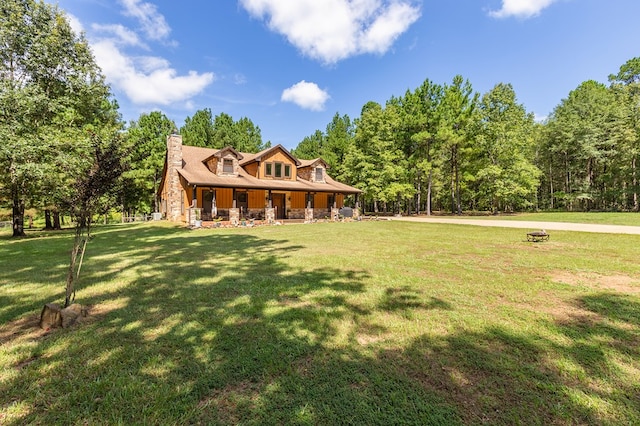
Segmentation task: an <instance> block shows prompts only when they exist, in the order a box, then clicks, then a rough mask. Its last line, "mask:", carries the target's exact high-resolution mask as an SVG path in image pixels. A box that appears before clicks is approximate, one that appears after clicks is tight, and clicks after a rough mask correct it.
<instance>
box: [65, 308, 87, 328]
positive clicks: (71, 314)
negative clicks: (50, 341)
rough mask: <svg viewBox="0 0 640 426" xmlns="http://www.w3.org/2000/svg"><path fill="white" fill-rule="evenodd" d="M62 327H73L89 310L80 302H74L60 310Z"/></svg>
mask: <svg viewBox="0 0 640 426" xmlns="http://www.w3.org/2000/svg"><path fill="white" fill-rule="evenodd" d="M60 315H61V316H62V328H67V327H71V326H72V325H73V324H75V322H76V321H77V320H78V318H80V317H85V316H87V310H86V309H85V308H84V307H83V306H82V305H80V304H78V303H74V304H72V305H69V306H67V307H66V308H64V309H63V310H61V311H60Z"/></svg>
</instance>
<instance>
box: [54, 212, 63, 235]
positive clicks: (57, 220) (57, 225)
mask: <svg viewBox="0 0 640 426" xmlns="http://www.w3.org/2000/svg"><path fill="white" fill-rule="evenodd" d="M53 229H56V230H58V231H59V230H61V229H62V226H61V225H60V212H59V211H58V210H54V211H53Z"/></svg>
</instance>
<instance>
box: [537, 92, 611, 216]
mask: <svg viewBox="0 0 640 426" xmlns="http://www.w3.org/2000/svg"><path fill="white" fill-rule="evenodd" d="M615 116H616V106H615V98H614V97H613V94H612V92H611V91H610V90H608V89H607V87H606V86H605V85H604V84H602V83H598V82H596V81H593V80H589V81H585V82H583V83H582V84H580V85H579V86H578V87H577V88H576V89H574V90H573V91H571V92H570V93H569V97H568V98H567V99H563V100H562V102H561V103H560V105H558V106H557V107H556V108H555V109H554V111H553V113H552V115H551V117H550V118H549V122H548V124H547V126H548V138H547V140H546V145H545V146H544V147H543V149H544V151H545V152H546V153H547V155H548V156H549V163H550V169H551V171H552V173H553V177H552V178H553V179H555V180H556V185H555V187H556V188H560V189H561V192H560V194H558V193H556V194H554V196H555V197H556V198H558V199H559V200H560V201H562V200H564V202H565V205H566V206H567V207H568V208H569V209H573V208H574V207H575V206H580V207H582V208H584V209H587V210H589V209H591V208H594V207H598V208H602V207H604V205H605V203H606V201H607V200H606V198H605V196H606V194H607V192H608V191H609V190H610V189H611V186H612V183H611V175H610V173H611V171H612V168H611V165H612V163H613V160H614V158H615V155H616V146H615V144H614V138H613V137H612V134H613V130H614V127H613V125H614V123H615Z"/></svg>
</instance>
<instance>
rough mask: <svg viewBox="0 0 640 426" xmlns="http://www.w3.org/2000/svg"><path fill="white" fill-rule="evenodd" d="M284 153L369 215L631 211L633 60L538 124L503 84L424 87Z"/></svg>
mask: <svg viewBox="0 0 640 426" xmlns="http://www.w3.org/2000/svg"><path fill="white" fill-rule="evenodd" d="M293 152H294V153H295V154H296V155H298V156H299V157H301V158H305V159H308V158H313V157H317V156H321V157H323V158H324V159H325V160H326V161H327V162H328V163H329V165H330V166H331V168H332V169H331V170H330V171H331V172H332V173H333V174H334V175H335V176H336V177H337V178H338V179H341V180H344V181H345V182H347V183H350V184H352V185H355V186H357V187H358V188H360V189H362V190H363V191H364V204H365V208H366V209H367V210H369V211H373V212H379V211H388V212H407V213H426V214H430V213H431V212H432V211H434V210H438V211H447V212H451V213H454V214H461V213H462V212H463V211H489V212H512V211H524V210H550V209H559V210H616V211H638V210H639V209H640V200H639V196H638V193H639V191H640V188H639V182H638V156H639V155H640V58H633V59H630V60H629V61H627V62H626V63H625V64H623V65H622V66H621V67H620V69H619V71H618V72H617V73H615V74H611V75H610V76H609V84H608V85H606V84H603V83H599V82H596V81H593V80H590V81H585V82H583V83H581V84H580V85H579V86H578V87H577V88H576V89H574V90H572V91H571V92H570V93H569V95H568V96H567V97H566V98H565V99H562V101H561V102H560V103H559V104H558V105H557V106H556V107H555V109H554V110H553V112H552V113H551V114H550V116H549V117H547V118H546V119H545V120H544V122H536V121H535V119H534V116H533V114H532V113H531V112H527V110H526V108H525V107H524V105H522V104H520V103H519V102H518V100H517V97H516V93H515V91H514V89H513V87H512V86H511V85H510V84H507V83H499V84H496V85H495V86H494V87H493V88H492V89H491V90H489V91H488V92H487V93H484V94H479V93H477V92H475V91H474V90H473V88H472V86H471V83H470V82H469V81H468V80H465V79H464V78H463V77H462V76H456V77H454V78H453V80H452V82H451V83H449V84H436V83H434V82H432V81H430V80H428V79H427V80H425V81H424V83H422V84H421V85H420V86H419V87H417V88H415V89H413V90H407V92H406V93H405V94H404V95H403V96H391V97H390V98H389V100H387V101H386V103H385V104H384V105H380V104H378V103H375V102H369V103H367V104H366V105H364V106H363V108H362V111H361V114H360V117H358V118H356V119H355V120H353V121H352V120H351V119H350V118H349V117H348V116H342V117H341V116H340V115H339V114H336V115H335V116H334V117H333V120H332V122H331V123H330V124H329V125H328V126H327V129H326V131H324V132H322V131H320V130H317V131H315V133H313V134H312V135H311V136H308V137H306V138H305V139H304V140H303V141H301V142H300V144H299V145H298V146H297V147H296V148H295V149H294V150H293Z"/></svg>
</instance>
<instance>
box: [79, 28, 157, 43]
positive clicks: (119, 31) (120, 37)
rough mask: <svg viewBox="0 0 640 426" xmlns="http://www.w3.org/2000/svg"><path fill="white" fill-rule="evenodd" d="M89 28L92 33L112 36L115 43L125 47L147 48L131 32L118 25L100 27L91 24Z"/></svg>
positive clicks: (136, 35)
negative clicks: (114, 38)
mask: <svg viewBox="0 0 640 426" xmlns="http://www.w3.org/2000/svg"><path fill="white" fill-rule="evenodd" d="M91 28H92V29H93V30H94V31H97V32H102V33H108V34H113V35H114V36H115V37H116V41H117V42H118V43H121V44H123V45H127V46H140V47H144V48H147V46H146V45H145V44H144V43H143V42H142V41H141V40H140V38H139V37H138V34H136V33H135V32H133V31H131V30H130V29H129V28H126V27H125V26H123V25H120V24H111V25H102V24H92V25H91Z"/></svg>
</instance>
